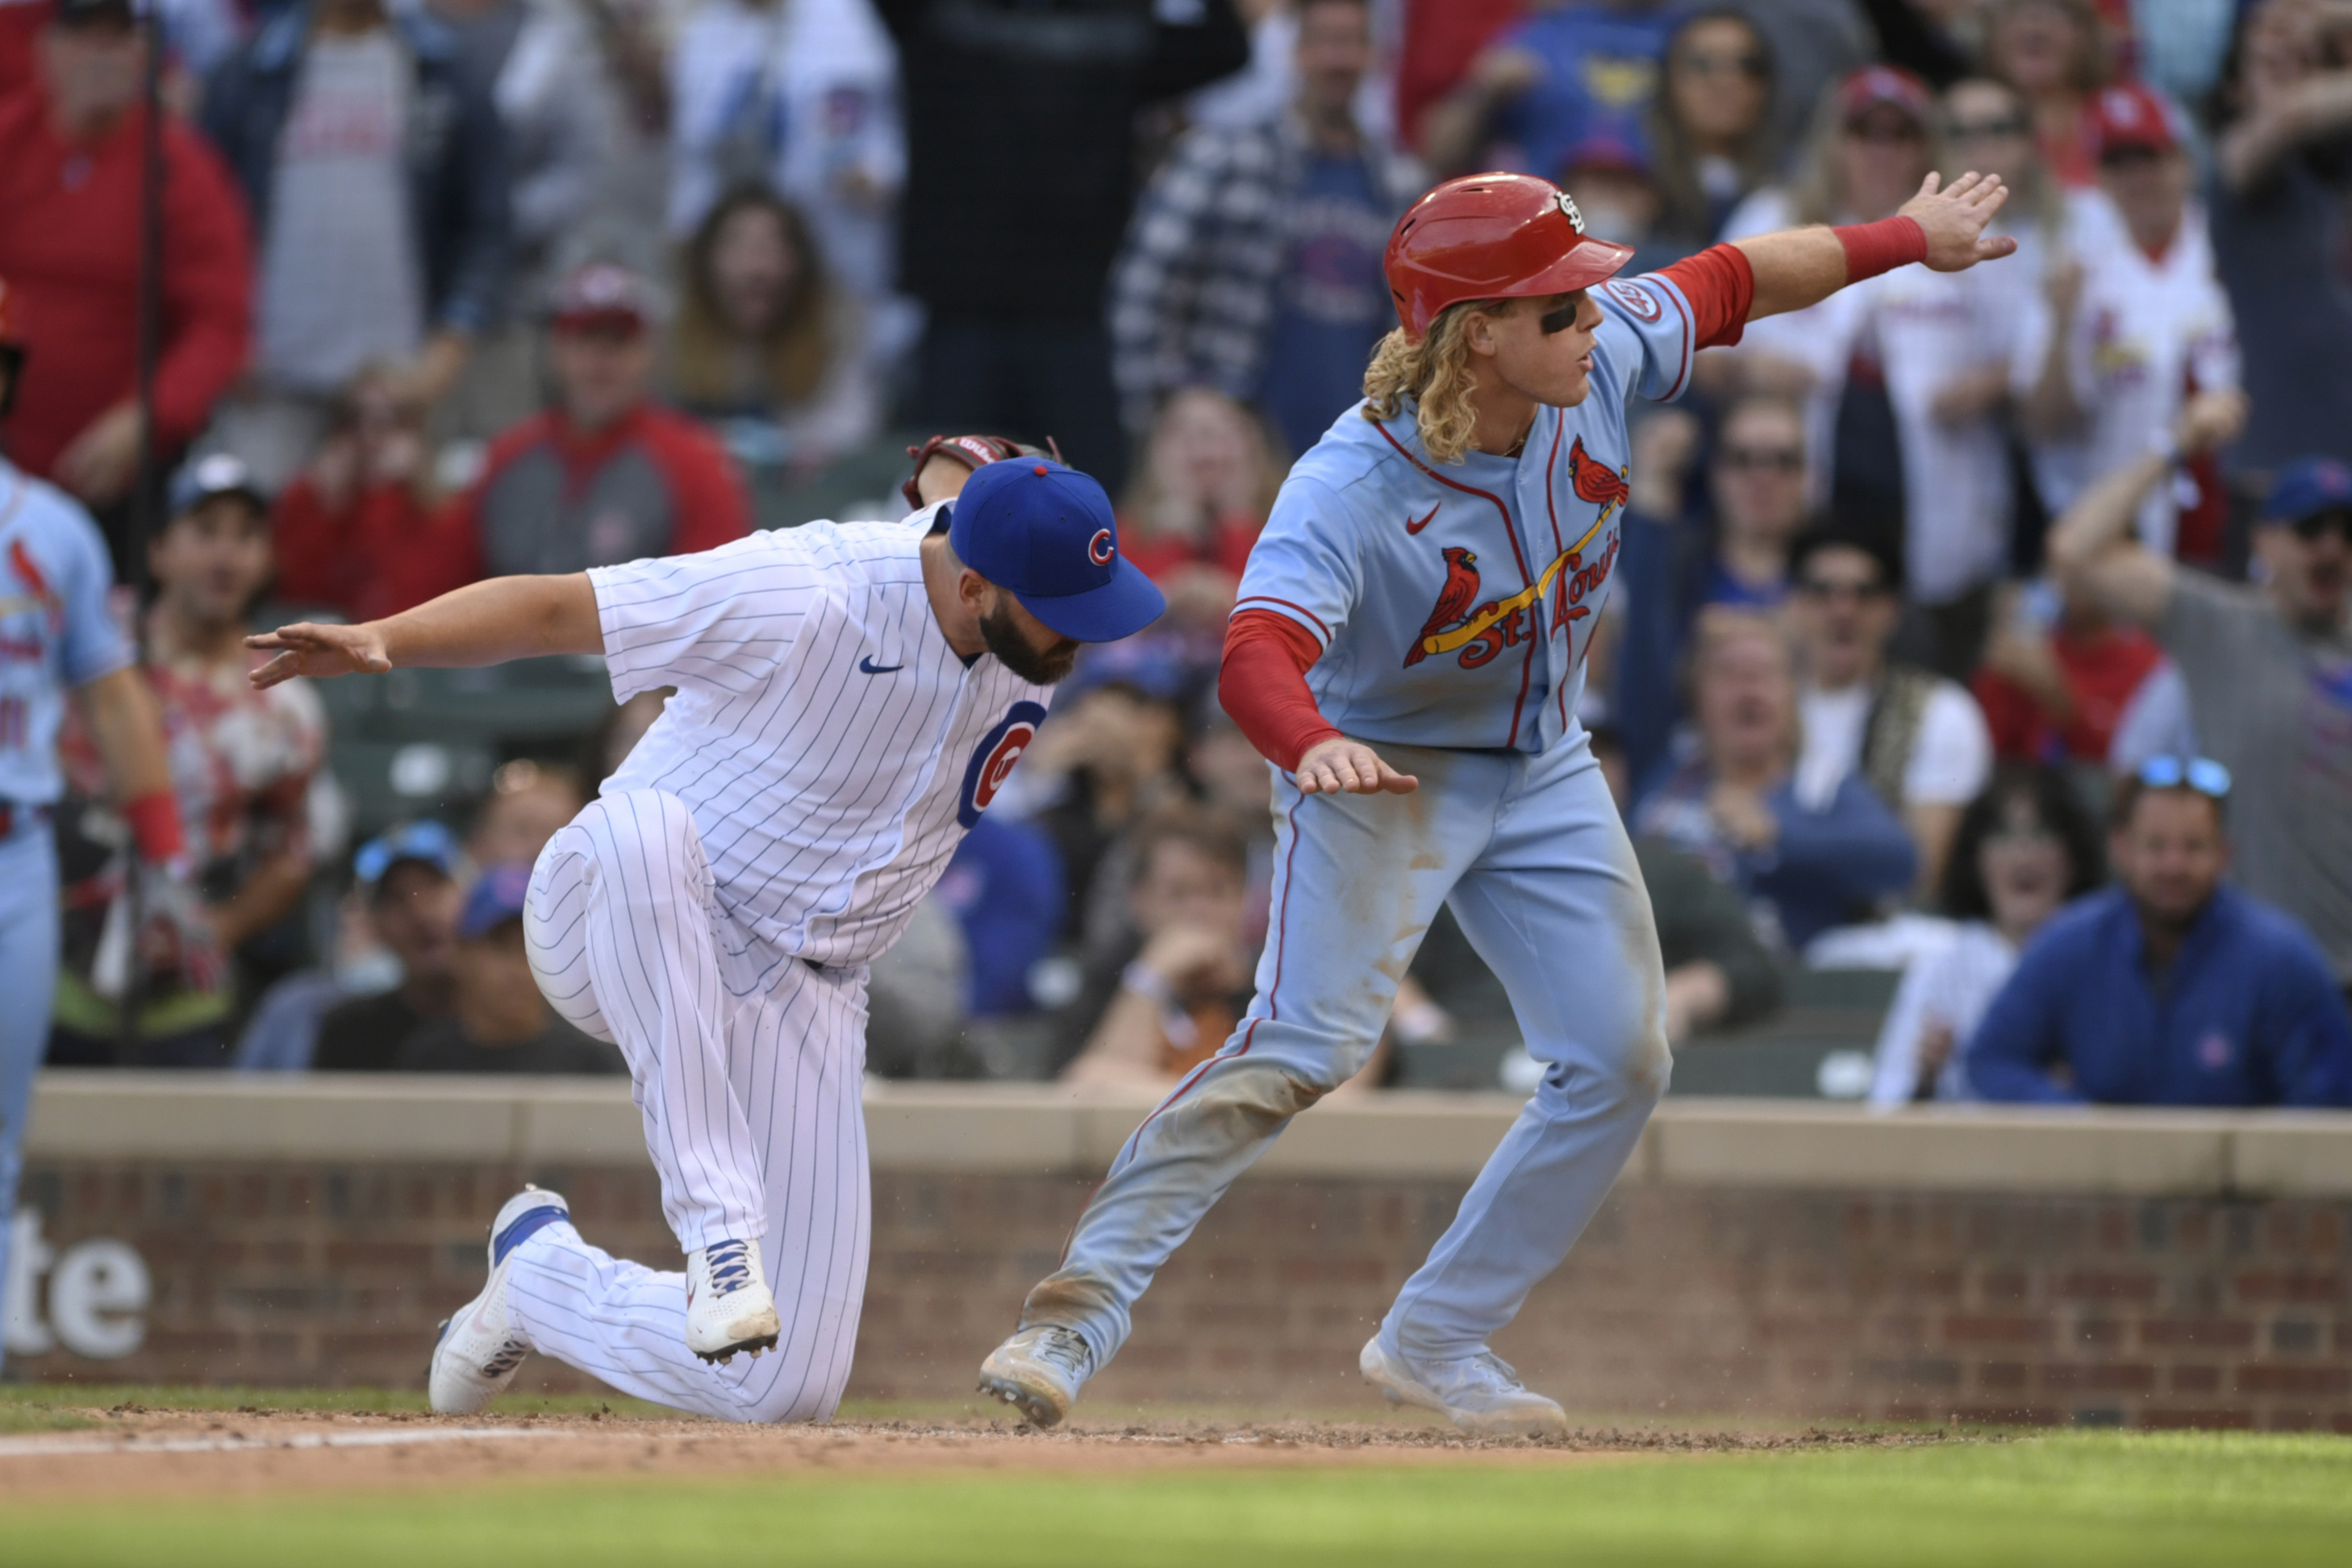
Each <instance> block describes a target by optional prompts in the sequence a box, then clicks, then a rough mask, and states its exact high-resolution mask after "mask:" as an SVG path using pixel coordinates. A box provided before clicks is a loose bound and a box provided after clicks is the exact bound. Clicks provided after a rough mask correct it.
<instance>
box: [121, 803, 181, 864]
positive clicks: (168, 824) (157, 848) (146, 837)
mask: <svg viewBox="0 0 2352 1568" xmlns="http://www.w3.org/2000/svg"><path fill="white" fill-rule="evenodd" d="M122 820H123V821H125V822H127V823H129V824H130V825H131V839H132V841H133V842H135V843H136V844H137V845H138V846H139V858H141V859H142V860H144V861H146V862H148V863H149V864H150V865H154V866H163V865H167V864H169V863H170V862H172V861H173V860H176V859H178V858H180V857H181V856H183V855H184V854H186V853H187V851H188V841H187V838H186V837H185V836H184V835H183V834H182V833H181V831H180V803H179V802H178V801H176V800H173V798H172V792H171V791H170V790H167V789H159V790H155V791H153V792H152V793H151V794H148V795H141V796H140V797H139V798H138V799H137V800H131V801H125V802H123V803H122Z"/></svg>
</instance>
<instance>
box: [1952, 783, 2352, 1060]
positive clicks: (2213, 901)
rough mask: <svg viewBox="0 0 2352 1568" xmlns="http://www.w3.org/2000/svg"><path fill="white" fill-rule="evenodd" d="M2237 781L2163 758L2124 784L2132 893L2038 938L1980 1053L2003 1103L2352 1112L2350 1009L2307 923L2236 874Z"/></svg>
mask: <svg viewBox="0 0 2352 1568" xmlns="http://www.w3.org/2000/svg"><path fill="white" fill-rule="evenodd" d="M2231 784H2232V773H2231V769H2229V768H2227V767H2225V766H2223V765H2222V764H2221V763H2219V762H2216V761H2214V760H2213V759H2212V758H2210V757H2200V756H2186V757H2184V756H2179V755H2164V756H2157V757H2151V758H2149V759H2148V760H2147V762H2146V763H2142V764H2141V765H2140V768H2139V771H2138V772H2137V773H2133V774H2130V775H2127V776H2126V778H2124V780H2123V781H2122V782H2121V783H2120V784H2117V786H2116V795H2115V803H2114V808H2113V811H2112V814H2111V816H2110V819H2109V835H2108V840H2107V855H2108V858H2109V859H2110V860H2111V861H2112V862H2113V863H2114V865H2115V868H2116V885H2115V886H2113V887H2110V888H2106V889H2102V890H2100V891H2098V892H2095V893H2092V894H2090V895H2088V896H2087V897H2084V898H2082V899H2078V900H2075V901H2074V902H2073V903H2072V904H2069V905H2068V906H2067V907H2066V908H2065V909H2064V910H2061V911H2060V912H2059V913H2058V914H2057V915H2056V916H2054V917H2053V918H2052V919H2051V921H2049V923H2048V924H2046V925H2044V926H2043V927H2042V929H2041V931H2038V932H2036V933H2035V935H2034V937H2033V939H2032V942H2029V943H2028V944H2027V946H2026V949H2025V952H2024V954H2023V956H2022V957H2021V959H2020V960H2019V961H2018V965H2017V972H2016V973H2014V974H2012V975H2011V976H2010V980H2009V984H2007V985H2005V986H2003V987H2002V988H2001V990H2000V994H1999V995H1997V996H1995V997H1994V998H1993V1001H1992V1005H1991V1006H1990V1008H1988V1009H1987V1010H1986V1012H1985V1016H1984V1018H1983V1021H1982V1022H1980V1023H1979V1025H1978V1026H1977V1029H1976V1033H1975V1035H1974V1037H1972V1038H1971V1039H1970V1041H1969V1047H1968V1056H1967V1074H1968V1079H1969V1083H1970V1084H1972V1085H1973V1086H1974V1087H1975V1089H1976V1090H1977V1092H1978V1093H1979V1094H1981V1095H1983V1096H1984V1097H1985V1098H1986V1099H1988V1100H2027V1101H2041V1102H2046V1103H2059V1104H2065V1103H2078V1104H2079V1103H2090V1104H2097V1105H2199V1106H2254V1105H2294V1106H2352V1012H2347V1009H2346V1007H2345V1003H2344V993H2343V991H2342V989H2341V988H2340V987H2339V986H2338V984H2337V983H2336V975H2335V974H2334V973H2332V972H2331V970H2330V968H2329V966H2328V963H2327V960H2326V956H2325V955H2324V954H2323V953H2321V952H2320V951H2319V949H2318V947H2317V946H2316V945H2315V943H2314V942H2312V940H2311V937H2310V935H2309V934H2308V933H2307V932H2305V931H2304V930H2303V928H2302V927H2301V926H2299V925H2298V924H2296V923H2295V921H2294V920H2292V919H2291V918H2289V917H2288V916H2287V915H2285V914H2284V913H2282V912H2281V911H2280V910H2277V909H2275V908H2273V906H2272V905H2270V904H2268V903H2265V902H2263V900H2260V899H2257V898H2254V897H2252V895H2250V894H2248V893H2246V892H2244V891H2242V890H2241V889H2238V888H2235V887H2232V886H2230V885H2228V884H2226V883H2224V882H2223V881H2222V875H2223V873H2224V872H2226V871H2227V870H2228V869H2229V866H2230V839H2229V835H2228V831H2227V826H2226V824H2225V821H2224V818H2225V816H2234V817H2236V818H2237V819H2239V820H2241V821H2243V820H2245V819H2246V818H2247V817H2248V816H2250V815H2251V814H2250V813H2249V812H2247V811H2246V810H2244V809H2242V807H2241V806H2240V805H2237V804H2236V803H2232V802H2231V798H2230V796H2231Z"/></svg>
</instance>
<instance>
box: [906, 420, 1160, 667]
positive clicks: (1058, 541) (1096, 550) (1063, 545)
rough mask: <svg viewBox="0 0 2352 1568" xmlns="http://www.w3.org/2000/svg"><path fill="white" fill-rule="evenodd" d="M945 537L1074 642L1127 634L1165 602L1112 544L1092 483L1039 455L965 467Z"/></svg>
mask: <svg viewBox="0 0 2352 1568" xmlns="http://www.w3.org/2000/svg"><path fill="white" fill-rule="evenodd" d="M948 544H949V546H950V548H951V549H953V550H954V551H955V552H956V559H958V560H959V561H961V562H962V563H964V564H965V565H967V566H969V567H971V569H972V570H973V571H975V572H977V573H979V574H981V575H982V576H983V577H985V578H987V579H988V580H989V581H990V582H992V583H993V584H996V585H997V586H998V587H1000V588H1003V589H1004V590H1006V591H1007V592H1008V593H1010V594H1011V595H1013V597H1014V598H1016V599H1018V600H1020V601H1021V605H1022V607H1023V608H1024V609H1025V610H1027V611H1028V612H1029V613H1030V614H1031V615H1033V616H1036V617H1037V618H1038V619H1039V620H1041V621H1043V622H1044V623H1045V626H1046V627H1047V628H1048V629H1049V630H1052V631H1056V632H1059V633H1061V634H1062V635H1063V636H1064V637H1075V638H1076V640H1078V641H1079V642H1117V641H1118V639H1119V638H1121V637H1132V636H1134V635H1135V634H1136V633H1137V632H1139V631H1141V630H1142V629H1143V628H1144V627H1146V626H1150V624H1151V623H1152V622H1153V621H1156V620H1158V619H1159V618H1160V611H1162V610H1164V609H1166V608H1167V607H1168V601H1167V600H1166V599H1164V598H1162V597H1161V596H1160V590H1159V589H1158V588H1155V587H1153V586H1152V585H1151V579H1150V578H1149V577H1147V576H1145V575H1144V574H1142V573H1141V572H1140V571H1139V570H1138V569H1137V568H1136V566H1135V564H1134V563H1132V562H1130V561H1129V560H1128V558H1127V557H1126V556H1125V555H1123V554H1121V553H1120V552H1119V548H1118V521H1116V520H1115V519H1114V518H1113V517H1112V516H1111V510H1110V497H1108V496H1107V495H1105V494H1104V493H1103V488H1102V486H1100V485H1098V484H1097V483H1096V482H1095V481H1094V480H1093V479H1089V478H1088V477H1087V476H1086V475H1085V474H1082V473H1080V472H1078V471H1077V469H1076V468H1065V467H1064V466H1063V465H1061V464H1060V463H1054V462H1048V461H1046V460H1045V459H1044V458H1006V459H1004V460H1003V461H1000V462H994V463H988V464H984V465H982V467H981V468H977V469H975V470H973V473H972V476H971V479H967V480H965V481H964V487H963V493H962V494H961V495H959V496H957V497H956V499H955V501H954V503H953V510H951V511H950V514H949V518H948Z"/></svg>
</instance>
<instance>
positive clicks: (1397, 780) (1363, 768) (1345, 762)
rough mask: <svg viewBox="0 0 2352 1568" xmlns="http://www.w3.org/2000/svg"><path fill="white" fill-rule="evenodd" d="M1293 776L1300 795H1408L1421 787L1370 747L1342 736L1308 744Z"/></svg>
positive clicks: (1412, 778)
mask: <svg viewBox="0 0 2352 1568" xmlns="http://www.w3.org/2000/svg"><path fill="white" fill-rule="evenodd" d="M1295 776H1296V777H1297V780H1298V793H1299V794H1301V795H1380V794H1382V793H1383V792H1385V793H1386V794H1389V795H1411V794H1412V792H1413V791H1415V790H1417V789H1419V788H1420V787H1421V781H1420V780H1419V779H1417V778H1414V777H1413V776H1412V774H1411V773H1399V772H1397V771H1396V770H1395V769H1394V768H1392V767H1391V766H1389V765H1388V763H1384V762H1382V761H1381V759H1380V757H1379V756H1378V755H1377V754H1376V753H1375V752H1373V751H1372V749H1371V748H1370V746H1367V745H1366V744H1364V743H1363V742H1361V741H1350V740H1349V739H1348V738H1347V737H1346V736H1345V735H1335V736H1333V737H1332V738H1331V739H1330V740H1328V741H1318V742H1315V744H1313V745H1311V746H1309V747H1307V754H1306V755H1305V756H1303V757H1301V758H1299V759H1298V768H1297V773H1296V775H1295Z"/></svg>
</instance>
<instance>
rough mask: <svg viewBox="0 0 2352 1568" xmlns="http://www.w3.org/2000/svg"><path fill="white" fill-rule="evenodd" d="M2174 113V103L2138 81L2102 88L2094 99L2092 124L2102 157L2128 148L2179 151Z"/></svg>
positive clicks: (2155, 151) (2092, 101) (2166, 151)
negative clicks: (2168, 101) (2170, 102)
mask: <svg viewBox="0 0 2352 1568" xmlns="http://www.w3.org/2000/svg"><path fill="white" fill-rule="evenodd" d="M2173 113H2174V110H2173V108H2172V106H2171V105H2170V104H2168V103H2167V102H2166V101H2165V100H2163V99H2162V98H2161V97H2159V96H2158V94H2156V93H2155V92H2153V91H2151V90H2149V89H2147V88H2145V87H2142V86H2141V85H2140V84H2139V83H2137V82H2136V81H2133V82H2124V83H2122V84H2121V85H2119V86H2116V87H2110V88H2103V89H2100V91H2099V94H2098V96H2097V97H2096V98H2095V99H2093V100H2091V123H2092V127H2093V134H2094V135H2095V137H2096V139H2097V141H2098V145H2099V155H2100V156H2101V157H2105V156H2106V154H2108V153H2116V152H2121V151H2123V150H2124V149H2126V148H2132V149H2138V150H2144V151H2146V152H2149V153H2170V152H2174V151H2176V150H2178V149H2179V146H2180V137H2179V132H2176V131H2175V130H2174V129H2173V124H2172V117H2173Z"/></svg>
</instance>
